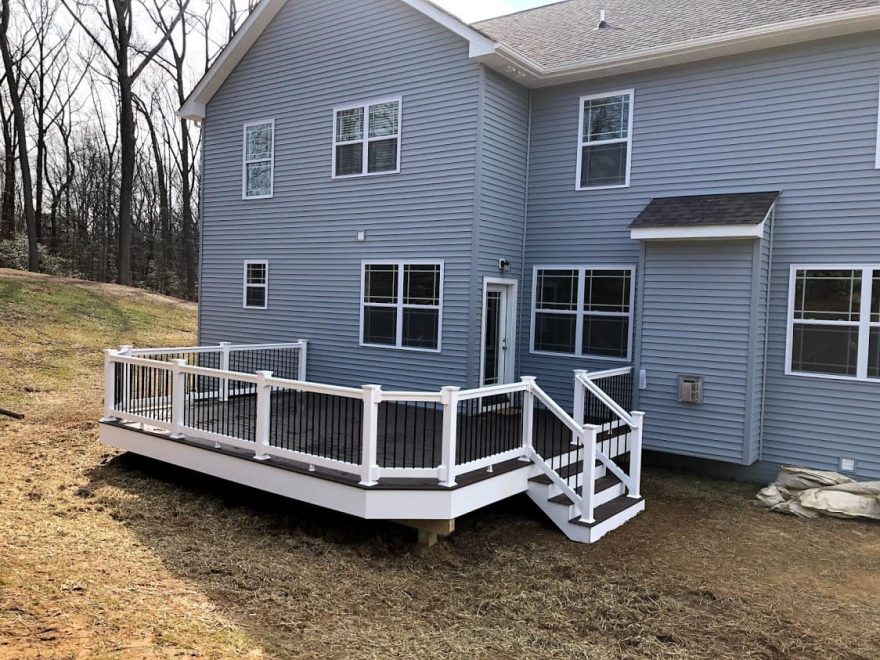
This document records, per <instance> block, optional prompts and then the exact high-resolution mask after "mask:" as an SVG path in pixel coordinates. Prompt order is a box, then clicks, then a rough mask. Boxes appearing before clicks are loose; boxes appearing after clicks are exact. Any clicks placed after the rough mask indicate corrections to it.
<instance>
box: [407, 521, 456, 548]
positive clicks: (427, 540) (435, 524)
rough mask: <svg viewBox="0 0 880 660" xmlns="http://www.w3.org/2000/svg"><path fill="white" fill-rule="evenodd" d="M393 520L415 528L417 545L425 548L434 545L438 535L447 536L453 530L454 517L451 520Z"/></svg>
mask: <svg viewBox="0 0 880 660" xmlns="http://www.w3.org/2000/svg"><path fill="white" fill-rule="evenodd" d="M393 522H396V523H397V524H398V525H403V526H404V527H412V528H413V529H415V530H417V531H418V533H419V545H423V546H425V547H427V548H430V547H431V546H434V545H436V544H437V538H438V537H440V536H449V535H450V534H452V532H454V531H455V518H453V519H451V520H395V521H393Z"/></svg>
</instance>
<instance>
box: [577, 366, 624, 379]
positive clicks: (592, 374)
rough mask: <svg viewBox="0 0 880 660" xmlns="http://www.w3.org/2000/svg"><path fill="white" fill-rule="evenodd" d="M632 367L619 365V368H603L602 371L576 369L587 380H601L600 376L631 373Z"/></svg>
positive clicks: (608, 376)
mask: <svg viewBox="0 0 880 660" xmlns="http://www.w3.org/2000/svg"><path fill="white" fill-rule="evenodd" d="M632 371H633V368H632V367H631V366H630V367H620V368H619V369H605V370H603V371H577V372H575V373H577V374H578V375H579V376H583V377H584V378H586V379H587V380H601V379H602V378H612V377H613V376H625V375H626V374H631V373H632Z"/></svg>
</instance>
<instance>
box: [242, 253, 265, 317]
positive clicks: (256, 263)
mask: <svg viewBox="0 0 880 660" xmlns="http://www.w3.org/2000/svg"><path fill="white" fill-rule="evenodd" d="M250 266H263V267H264V268H265V269H266V271H265V272H266V281H265V282H264V283H263V284H250V283H249V282H248V268H249V267H250ZM248 289H263V290H264V291H265V295H264V296H263V305H262V306H260V305H248V302H247V292H248ZM241 306H242V307H243V308H244V309H268V308H269V262H268V260H266V259H248V260H246V261H245V262H244V271H243V272H242V291H241Z"/></svg>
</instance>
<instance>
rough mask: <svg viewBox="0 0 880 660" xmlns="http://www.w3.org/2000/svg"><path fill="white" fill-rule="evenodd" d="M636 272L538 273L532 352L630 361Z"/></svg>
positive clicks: (552, 269) (558, 270) (552, 270)
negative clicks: (634, 276) (634, 275)
mask: <svg viewBox="0 0 880 660" xmlns="http://www.w3.org/2000/svg"><path fill="white" fill-rule="evenodd" d="M633 272H634V270H633V268H631V267H624V268H616V267H612V268H591V267H555V266H546V267H539V268H536V269H535V275H534V280H533V293H532V296H533V304H532V327H533V331H532V351H533V352H536V353H560V354H564V355H574V356H581V357H593V358H599V359H620V360H629V358H630V352H631V348H632V339H631V338H632V299H633V284H634V278H633Z"/></svg>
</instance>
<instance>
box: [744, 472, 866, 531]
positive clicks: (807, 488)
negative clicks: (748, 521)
mask: <svg viewBox="0 0 880 660" xmlns="http://www.w3.org/2000/svg"><path fill="white" fill-rule="evenodd" d="M757 499H758V504H759V506H764V507H767V508H769V509H770V510H771V511H776V512H778V513H791V514H794V515H796V516H800V517H802V518H818V517H819V516H823V515H824V516H832V517H835V518H867V519H871V520H880V481H866V482H858V481H855V480H853V479H850V478H849V477H845V476H843V475H842V474H838V473H836V472H826V471H823V470H810V469H808V468H799V467H792V466H783V468H782V470H780V472H779V476H778V477H777V479H776V481H775V482H773V483H772V484H770V485H769V486H768V487H767V488H764V489H762V490H761V491H760V492H759V493H758V496H757Z"/></svg>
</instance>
